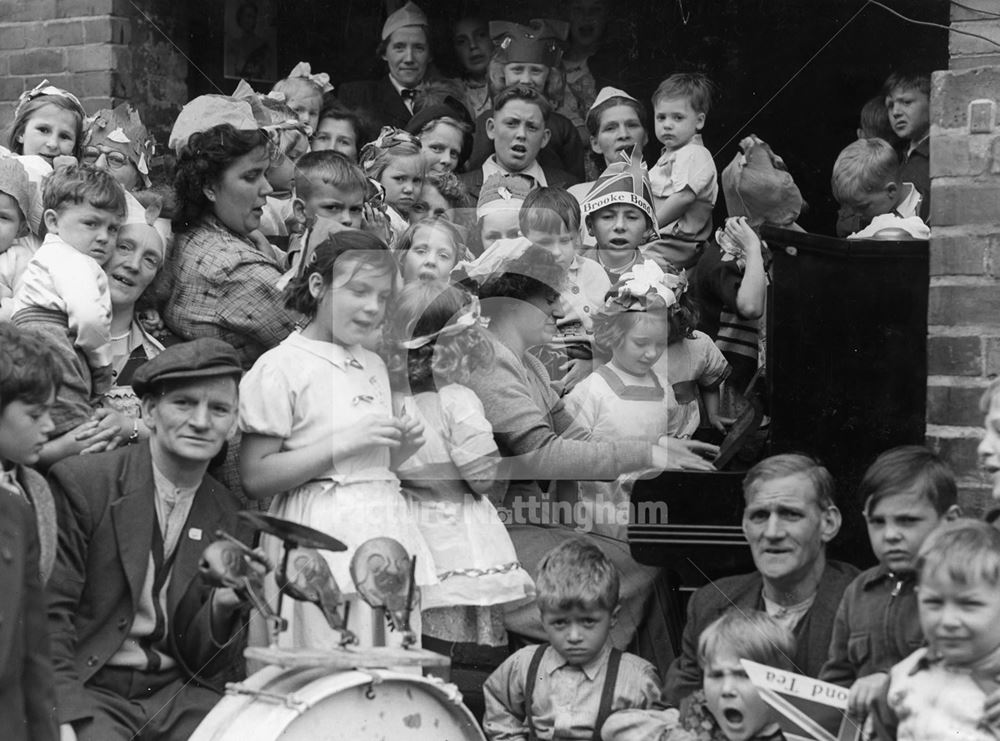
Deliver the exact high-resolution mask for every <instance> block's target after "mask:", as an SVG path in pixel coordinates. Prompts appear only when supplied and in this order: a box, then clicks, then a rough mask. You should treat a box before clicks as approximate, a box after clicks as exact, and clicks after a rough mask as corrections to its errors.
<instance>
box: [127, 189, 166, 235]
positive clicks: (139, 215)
mask: <svg viewBox="0 0 1000 741" xmlns="http://www.w3.org/2000/svg"><path fill="white" fill-rule="evenodd" d="M137 224H141V225H142V226H147V227H149V228H150V229H153V230H155V231H156V233H157V234H158V235H159V237H160V240H161V241H162V242H163V247H164V249H166V248H167V246H168V245H169V244H170V241H171V239H173V236H174V234H173V229H172V228H171V225H170V219H163V218H160V203H159V202H154V203H152V204H150V205H149V206H143V205H142V204H141V203H139V201H138V199H137V198H136V197H135V196H134V195H132V194H131V193H129V192H128V191H125V222H124V223H123V224H122V226H123V227H126V226H135V225H137Z"/></svg>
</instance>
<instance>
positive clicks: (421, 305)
mask: <svg viewBox="0 0 1000 741" xmlns="http://www.w3.org/2000/svg"><path fill="white" fill-rule="evenodd" d="M385 340H386V348H387V350H386V351H387V357H388V363H389V373H390V377H391V378H392V382H393V390H394V392H395V393H396V394H398V397H399V399H400V403H401V404H402V405H403V406H405V408H406V409H408V410H409V411H410V413H411V414H412V415H413V417H414V418H416V419H419V420H420V421H421V422H422V423H423V426H424V437H425V440H426V441H425V443H424V446H423V447H422V448H421V449H420V450H419V451H417V453H416V454H414V456H413V457H412V458H410V459H409V460H408V461H406V462H405V463H404V464H403V465H402V466H400V467H399V468H398V469H397V473H398V474H399V476H400V478H401V479H402V480H403V491H404V493H405V494H406V497H407V501H408V502H409V504H410V508H411V510H412V511H413V513H414V515H415V516H416V519H417V523H418V525H419V527H420V531H421V533H422V534H423V536H424V538H425V539H426V541H427V543H428V545H429V546H430V548H431V552H432V553H433V556H434V566H435V569H436V571H437V577H438V579H439V580H440V584H437V585H434V586H431V587H428V588H426V589H425V590H424V591H423V594H422V607H423V610H424V613H423V623H424V627H423V630H424V635H425V636H430V637H431V638H434V639H437V640H439V641H448V642H459V643H477V644H480V645H487V646H498V645H504V644H506V642H507V639H506V632H505V631H504V628H503V606H504V605H505V604H509V603H513V602H519V601H525V600H526V599H527V598H530V597H532V596H534V591H535V588H534V584H533V583H532V581H531V577H530V576H529V575H528V573H527V572H526V571H525V570H524V569H523V568H522V567H521V565H520V564H519V563H518V559H517V553H516V552H515V551H514V546H513V544H512V543H511V542H510V536H509V535H507V531H506V529H505V528H504V525H503V523H502V522H501V520H500V517H499V516H498V514H497V511H496V507H495V506H494V504H493V502H492V501H491V499H497V500H499V499H501V498H502V491H503V489H505V488H506V487H505V485H504V484H503V482H498V481H497V469H498V467H499V464H500V454H499V452H498V451H497V446H496V442H494V440H493V429H492V428H491V427H490V423H489V422H487V421H486V416H485V415H486V413H485V411H484V410H483V405H482V402H480V401H479V397H477V396H476V394H475V393H474V392H473V391H472V390H471V389H469V388H468V386H467V385H465V384H467V383H468V381H469V378H470V377H471V376H472V375H473V374H476V373H480V372H483V371H484V370H486V369H488V368H489V367H490V366H491V365H492V363H493V349H492V345H491V343H490V341H489V338H488V336H487V335H486V331H485V330H484V329H483V327H482V324H481V318H480V315H479V301H478V300H477V299H476V298H474V297H473V296H471V295H469V294H468V293H466V292H465V291H464V290H462V289H460V288H455V287H449V286H446V285H441V284H427V283H417V284H411V285H408V286H406V287H405V288H404V289H403V291H402V292H401V293H400V296H399V300H398V301H397V302H396V306H395V308H394V311H393V314H392V317H391V318H390V320H389V323H388V326H387V329H386V333H385ZM498 483H499V487H498ZM498 494H500V495H501V496H498Z"/></svg>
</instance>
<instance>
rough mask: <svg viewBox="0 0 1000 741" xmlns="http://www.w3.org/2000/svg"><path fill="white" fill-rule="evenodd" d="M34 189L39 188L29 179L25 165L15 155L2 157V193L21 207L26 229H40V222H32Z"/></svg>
mask: <svg viewBox="0 0 1000 741" xmlns="http://www.w3.org/2000/svg"><path fill="white" fill-rule="evenodd" d="M32 190H37V189H36V188H34V186H33V185H32V184H31V182H30V181H29V180H28V173H27V171H26V170H25V169H24V167H23V165H21V163H20V162H18V161H17V160H16V159H14V158H13V157H0V193H6V194H7V195H9V196H10V197H11V198H13V199H14V202H15V203H17V207H18V208H19V209H21V218H22V219H23V220H24V229H25V230H27V229H31V231H33V232H37V231H38V224H37V223H36V224H34V226H32V224H31V215H32V193H31V191H32ZM36 195H37V194H36Z"/></svg>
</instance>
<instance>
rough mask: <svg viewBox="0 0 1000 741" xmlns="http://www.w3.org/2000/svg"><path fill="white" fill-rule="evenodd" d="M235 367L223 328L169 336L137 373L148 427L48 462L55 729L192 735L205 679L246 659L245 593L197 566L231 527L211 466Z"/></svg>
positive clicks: (229, 420) (87, 735)
mask: <svg viewBox="0 0 1000 741" xmlns="http://www.w3.org/2000/svg"><path fill="white" fill-rule="evenodd" d="M241 372H242V369H241V366H240V361H239V357H238V356H237V354H236V351H235V350H234V349H233V348H232V346H230V345H228V344H227V343H225V342H222V341H221V340H218V339H214V338H202V339H197V340H194V341H193V342H185V343H182V344H178V345H174V346H172V347H169V348H167V349H166V350H164V351H163V352H162V353H160V354H159V355H157V356H156V357H155V358H153V359H152V360H150V361H149V362H147V363H145V364H144V365H142V366H141V367H140V368H139V369H137V370H136V372H135V375H134V376H133V381H132V386H133V388H134V389H135V392H136V394H137V395H138V396H139V397H140V398H141V399H142V411H143V419H144V420H145V422H146V425H147V426H148V428H149V430H150V437H149V440H148V441H145V442H139V443H137V444H134V445H129V446H126V447H123V448H119V449H117V450H113V451H110V452H106V453H100V454H96V455H84V456H76V457H73V458H67V459H65V460H63V461H61V462H59V463H57V464H56V465H55V466H53V467H52V469H51V471H50V473H49V482H50V485H51V487H52V493H53V495H54V497H55V500H56V508H57V511H58V519H59V545H58V551H57V555H56V565H55V569H54V571H53V573H52V577H51V578H50V580H49V583H48V593H49V598H48V599H49V603H48V623H49V631H50V634H51V638H52V656H53V664H54V667H55V675H56V700H57V705H58V709H59V722H60V723H61V730H62V739H63V741H66V739H73V738H77V739H80V741H84V740H86V741H108V740H109V739H123V740H124V739H133V738H138V739H160V740H162V741H172V740H175V739H176V741H181V739H187V738H188V737H189V736H190V735H191V734H192V733H193V732H194V730H195V728H196V727H197V726H198V724H199V723H200V722H201V720H202V718H203V717H204V716H205V715H206V714H207V713H208V712H209V710H211V708H212V707H213V706H214V705H215V703H216V702H217V701H218V699H219V697H220V694H219V690H218V689H217V687H216V686H214V685H213V684H212V679H213V678H215V677H217V676H218V675H220V674H221V673H223V672H226V673H228V674H232V673H233V670H234V668H235V669H236V670H237V671H242V658H241V656H240V654H239V648H240V645H241V642H240V641H238V640H231V639H233V637H234V636H235V635H236V634H237V633H238V632H239V631H240V630H241V628H242V625H243V622H244V620H243V618H245V613H244V611H243V610H242V607H243V605H242V601H241V599H240V598H239V597H238V596H237V595H236V594H235V593H234V592H233V591H232V590H231V589H212V588H211V587H209V586H208V585H206V584H205V583H203V582H202V580H201V578H200V577H199V575H198V561H199V559H200V557H201V554H202V551H203V550H204V549H205V547H206V546H207V545H208V544H209V543H210V542H211V541H212V540H213V539H214V537H215V531H216V530H217V529H219V528H222V529H224V530H226V531H228V532H230V533H234V532H236V530H237V521H236V513H237V511H238V506H239V505H238V502H237V500H236V498H235V497H234V496H233V495H232V494H230V492H229V491H228V490H226V489H225V488H224V487H223V486H222V485H221V484H219V483H218V482H216V481H215V480H214V479H212V478H211V477H210V476H208V475H207V473H206V471H207V469H208V464H209V462H210V461H211V460H212V458H214V457H215V455H216V454H217V453H218V452H219V451H220V450H221V449H222V446H223V444H224V443H225V441H226V438H227V437H228V436H229V435H230V433H231V432H232V431H233V430H234V428H235V425H236V419H237V411H238V397H237V391H238V382H239V378H240V374H241ZM227 644H228V645H227Z"/></svg>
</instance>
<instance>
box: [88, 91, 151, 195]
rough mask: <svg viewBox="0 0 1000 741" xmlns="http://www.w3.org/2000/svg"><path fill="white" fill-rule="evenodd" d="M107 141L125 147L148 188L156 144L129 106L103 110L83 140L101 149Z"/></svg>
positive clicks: (137, 115)
mask: <svg viewBox="0 0 1000 741" xmlns="http://www.w3.org/2000/svg"><path fill="white" fill-rule="evenodd" d="M105 141H111V142H114V143H115V144H124V145H126V148H127V149H128V152H129V159H130V160H131V161H132V164H133V165H135V168H136V169H137V170H138V171H139V173H140V174H141V175H142V179H143V181H144V182H145V183H146V187H147V188H148V187H149V185H150V181H149V161H150V159H152V157H153V152H154V149H155V147H154V143H153V138H152V137H151V136H150V135H149V131H148V130H147V129H146V127H145V126H143V125H142V120H141V119H140V118H139V113H138V111H136V110H135V108H133V107H132V106H131V105H130V104H129V103H122V104H121V105H120V106H118V107H117V108H114V109H108V108H104V109H102V110H100V111H98V112H97V113H96V114H94V117H93V118H92V119H90V125H89V126H88V127H87V133H86V135H85V136H84V140H83V144H84V146H94V147H96V146H98V145H99V144H102V143H104V142H105Z"/></svg>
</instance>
